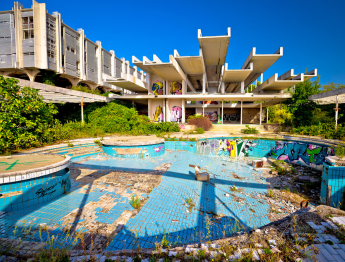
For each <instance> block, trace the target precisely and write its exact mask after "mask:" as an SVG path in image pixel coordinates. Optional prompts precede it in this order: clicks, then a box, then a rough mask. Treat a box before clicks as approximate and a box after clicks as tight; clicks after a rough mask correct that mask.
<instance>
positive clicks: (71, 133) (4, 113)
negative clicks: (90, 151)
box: [0, 76, 180, 154]
mask: <svg viewBox="0 0 345 262" xmlns="http://www.w3.org/2000/svg"><path fill="white" fill-rule="evenodd" d="M17 83H18V80H16V79H13V78H4V77H3V76H0V153H2V154H4V153H5V154H8V153H10V152H15V151H18V150H21V149H25V148H30V147H38V146H42V145H46V144H52V143H54V142H56V141H63V140H72V139H77V138H83V137H98V136H104V135H106V134H110V135H111V134H131V135H144V134H160V133H166V132H178V131H180V128H179V126H178V124H177V123H170V122H162V123H154V122H152V121H151V120H150V119H149V118H148V117H147V116H143V115H138V112H137V111H136V110H135V109H134V108H133V107H132V106H131V107H128V106H126V104H123V103H122V102H119V101H113V102H110V103H108V104H104V103H94V104H92V105H90V106H88V107H87V109H86V110H85V112H84V113H85V117H84V118H85V123H81V122H80V121H79V120H80V111H79V112H78V115H75V116H74V118H72V120H71V121H67V122H65V123H64V124H63V123H61V121H59V120H58V119H56V117H55V116H56V115H57V113H58V108H59V109H60V108H61V107H62V106H59V107H57V106H55V105H54V104H51V103H45V102H44V101H43V98H42V96H40V95H39V94H38V90H36V89H31V88H29V87H24V88H21V87H19V86H18V85H17ZM66 111H68V110H66ZM77 119H79V120H77Z"/></svg>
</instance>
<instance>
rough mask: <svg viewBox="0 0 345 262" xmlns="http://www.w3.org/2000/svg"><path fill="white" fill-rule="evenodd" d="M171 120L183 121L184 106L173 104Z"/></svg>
mask: <svg viewBox="0 0 345 262" xmlns="http://www.w3.org/2000/svg"><path fill="white" fill-rule="evenodd" d="M170 121H171V122H177V123H181V121H182V108H181V107H179V106H173V107H172V111H171V115H170Z"/></svg>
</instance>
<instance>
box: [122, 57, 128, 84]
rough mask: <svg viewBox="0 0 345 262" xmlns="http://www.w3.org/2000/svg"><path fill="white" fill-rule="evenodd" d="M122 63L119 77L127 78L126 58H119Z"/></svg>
mask: <svg viewBox="0 0 345 262" xmlns="http://www.w3.org/2000/svg"><path fill="white" fill-rule="evenodd" d="M121 61H122V65H121V71H122V72H121V78H123V79H127V76H126V60H125V59H124V58H121Z"/></svg>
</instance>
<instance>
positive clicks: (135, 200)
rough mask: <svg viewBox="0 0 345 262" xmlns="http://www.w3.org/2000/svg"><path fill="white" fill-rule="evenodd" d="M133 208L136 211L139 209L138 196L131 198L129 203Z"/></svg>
mask: <svg viewBox="0 0 345 262" xmlns="http://www.w3.org/2000/svg"><path fill="white" fill-rule="evenodd" d="M129 203H130V204H131V205H132V207H133V208H135V209H138V208H139V207H140V199H139V197H138V196H134V195H133V196H132V200H131V201H130V202H129Z"/></svg>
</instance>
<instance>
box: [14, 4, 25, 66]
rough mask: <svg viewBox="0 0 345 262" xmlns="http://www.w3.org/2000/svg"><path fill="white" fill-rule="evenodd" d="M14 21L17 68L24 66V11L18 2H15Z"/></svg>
mask: <svg viewBox="0 0 345 262" xmlns="http://www.w3.org/2000/svg"><path fill="white" fill-rule="evenodd" d="M13 10H14V23H15V25H16V26H15V27H14V29H15V41H16V68H23V28H22V13H21V11H20V9H19V7H18V2H14V9H13Z"/></svg>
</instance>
